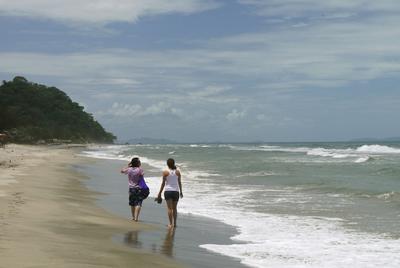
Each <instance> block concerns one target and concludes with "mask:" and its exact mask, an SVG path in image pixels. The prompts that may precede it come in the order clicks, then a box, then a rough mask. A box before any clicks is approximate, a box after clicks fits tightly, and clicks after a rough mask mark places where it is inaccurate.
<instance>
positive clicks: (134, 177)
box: [121, 157, 149, 221]
mask: <svg viewBox="0 0 400 268" xmlns="http://www.w3.org/2000/svg"><path fill="white" fill-rule="evenodd" d="M140 166H141V163H140V160H139V158H138V157H134V158H132V160H131V162H130V163H129V164H128V166H127V167H125V168H123V169H122V170H121V173H124V174H127V175H128V185H129V205H130V206H131V213H132V220H134V221H138V220H139V214H140V209H141V208H142V202H143V199H146V198H147V196H148V195H149V188H148V187H147V185H146V183H145V181H144V177H143V175H144V172H143V169H142V168H141V167H140Z"/></svg>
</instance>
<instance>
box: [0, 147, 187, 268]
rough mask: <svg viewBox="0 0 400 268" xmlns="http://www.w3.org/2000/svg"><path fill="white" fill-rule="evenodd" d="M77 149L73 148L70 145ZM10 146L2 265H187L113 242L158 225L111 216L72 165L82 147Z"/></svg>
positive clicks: (4, 170) (1, 209) (1, 180)
mask: <svg viewBox="0 0 400 268" xmlns="http://www.w3.org/2000/svg"><path fill="white" fill-rule="evenodd" d="M72 147H74V148H72ZM72 147H69V146H68V145H65V146H37V145H36V146H30V145H15V144H8V145H6V148H5V149H0V171H1V173H0V259H1V263H0V267H33V266H38V267H128V266H132V264H135V265H137V266H149V267H183V266H182V265H181V264H180V263H178V262H177V261H175V260H172V259H170V258H167V257H164V256H162V255H158V254H153V253H151V252H149V251H146V252H143V251H140V250H135V249H131V248H128V247H126V246H123V245H119V244H118V243H115V242H113V241H112V239H113V236H114V235H115V234H116V233H120V232H121V230H125V231H126V232H129V231H131V232H137V231H143V230H149V229H151V228H154V227H152V226H150V225H145V224H141V223H139V224H132V223H131V222H129V221H127V220H125V219H123V218H122V217H117V216H115V215H112V214H111V213H109V212H108V211H106V210H105V209H103V208H101V207H100V206H98V205H97V204H96V200H97V199H98V198H99V195H100V194H99V193H96V192H95V191H91V190H89V189H88V188H87V187H86V186H85V183H84V182H85V180H87V179H88V178H87V177H86V176H84V175H83V174H82V173H80V172H78V171H77V170H76V169H74V168H73V165H77V164H82V163H89V162H90V159H87V158H84V157H80V156H77V153H78V152H80V151H81V149H82V147H78V148H76V146H72Z"/></svg>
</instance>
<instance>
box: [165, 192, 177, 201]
mask: <svg viewBox="0 0 400 268" xmlns="http://www.w3.org/2000/svg"><path fill="white" fill-rule="evenodd" d="M164 199H165V200H169V199H172V201H174V202H178V200H179V192H176V191H165V192H164Z"/></svg>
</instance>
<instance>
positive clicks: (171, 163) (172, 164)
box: [167, 158, 176, 170]
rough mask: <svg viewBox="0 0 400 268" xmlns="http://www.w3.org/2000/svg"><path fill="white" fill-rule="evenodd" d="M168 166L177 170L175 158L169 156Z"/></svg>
mask: <svg viewBox="0 0 400 268" xmlns="http://www.w3.org/2000/svg"><path fill="white" fill-rule="evenodd" d="M167 166H168V168H169V169H172V170H176V165H175V160H174V159H173V158H169V159H168V160H167Z"/></svg>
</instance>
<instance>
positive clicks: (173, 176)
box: [157, 158, 183, 228]
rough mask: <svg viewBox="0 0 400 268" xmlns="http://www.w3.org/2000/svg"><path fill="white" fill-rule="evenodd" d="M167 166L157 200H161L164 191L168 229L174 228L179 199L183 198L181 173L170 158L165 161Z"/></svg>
mask: <svg viewBox="0 0 400 268" xmlns="http://www.w3.org/2000/svg"><path fill="white" fill-rule="evenodd" d="M167 166H168V170H165V171H164V172H163V180H162V183H161V187H160V191H159V192H158V197H157V199H158V200H161V193H162V191H163V190H164V199H165V201H166V203H167V212H168V220H169V225H168V228H175V227H176V219H177V217H178V210H177V206H178V201H179V197H181V198H183V193H182V183H181V172H180V171H179V170H178V169H177V168H176V166H175V160H174V159H172V158H170V159H168V160H167Z"/></svg>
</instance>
